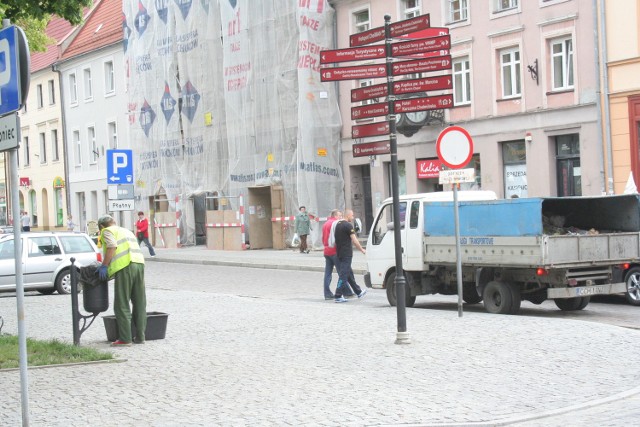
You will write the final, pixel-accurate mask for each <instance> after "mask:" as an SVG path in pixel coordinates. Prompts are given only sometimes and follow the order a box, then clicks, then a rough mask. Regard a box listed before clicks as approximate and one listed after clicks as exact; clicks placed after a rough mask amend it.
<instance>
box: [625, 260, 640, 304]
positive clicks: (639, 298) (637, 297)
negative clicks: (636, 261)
mask: <svg viewBox="0 0 640 427" xmlns="http://www.w3.org/2000/svg"><path fill="white" fill-rule="evenodd" d="M624 282H625V283H626V284H627V293H626V294H625V296H626V297H627V301H628V302H629V304H631V305H640V267H632V268H630V269H629V271H627V274H626V275H625V278H624Z"/></svg>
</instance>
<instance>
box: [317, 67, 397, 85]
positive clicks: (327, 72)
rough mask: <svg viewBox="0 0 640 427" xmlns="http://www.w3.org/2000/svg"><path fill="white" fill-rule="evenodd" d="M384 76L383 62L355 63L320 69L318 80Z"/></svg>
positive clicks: (327, 80)
mask: <svg viewBox="0 0 640 427" xmlns="http://www.w3.org/2000/svg"><path fill="white" fill-rule="evenodd" d="M386 76H387V68H386V65H385V64H378V65H357V66H355V67H331V68H323V69H321V70H320V81H323V82H332V81H336V80H356V79H368V78H373V77H386Z"/></svg>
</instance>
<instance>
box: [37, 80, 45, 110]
mask: <svg viewBox="0 0 640 427" xmlns="http://www.w3.org/2000/svg"><path fill="white" fill-rule="evenodd" d="M36 97H37V98H38V108H42V107H44V100H43V98H42V97H43V95H42V85H38V86H36Z"/></svg>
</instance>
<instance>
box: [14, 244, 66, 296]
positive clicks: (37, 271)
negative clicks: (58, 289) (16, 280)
mask: <svg viewBox="0 0 640 427" xmlns="http://www.w3.org/2000/svg"><path fill="white" fill-rule="evenodd" d="M23 241H24V243H25V245H26V251H27V260H26V262H25V267H24V284H25V286H29V287H34V286H37V285H47V286H52V285H53V282H54V273H55V271H56V269H57V268H58V266H59V265H60V263H62V261H63V259H64V258H63V256H62V251H61V250H60V245H59V244H58V239H56V238H55V237H53V236H38V237H26V238H25V239H24V240H23Z"/></svg>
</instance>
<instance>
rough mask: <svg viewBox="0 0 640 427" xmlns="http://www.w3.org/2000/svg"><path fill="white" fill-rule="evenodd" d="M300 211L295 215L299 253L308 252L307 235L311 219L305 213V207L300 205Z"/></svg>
mask: <svg viewBox="0 0 640 427" xmlns="http://www.w3.org/2000/svg"><path fill="white" fill-rule="evenodd" d="M299 210H300V212H298V215H296V222H295V231H296V233H297V234H298V236H299V237H300V253H301V254H308V253H309V249H307V236H308V235H309V233H310V232H311V219H310V218H309V214H308V213H307V208H305V207H304V206H300V209H299Z"/></svg>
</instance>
